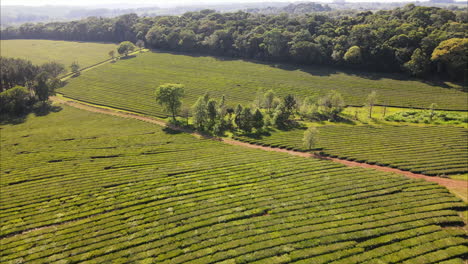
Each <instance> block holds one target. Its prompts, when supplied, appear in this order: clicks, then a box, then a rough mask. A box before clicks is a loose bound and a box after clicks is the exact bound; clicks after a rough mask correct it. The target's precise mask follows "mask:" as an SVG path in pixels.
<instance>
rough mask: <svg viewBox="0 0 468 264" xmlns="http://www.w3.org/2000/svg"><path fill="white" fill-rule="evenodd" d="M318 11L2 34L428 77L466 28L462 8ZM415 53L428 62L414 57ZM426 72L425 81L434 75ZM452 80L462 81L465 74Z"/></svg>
mask: <svg viewBox="0 0 468 264" xmlns="http://www.w3.org/2000/svg"><path fill="white" fill-rule="evenodd" d="M317 6H318V4H314V3H300V4H292V5H288V6H287V7H284V8H282V9H284V12H287V13H280V14H279V13H278V14H275V13H276V12H281V11H278V8H268V9H267V10H264V12H266V13H268V14H262V15H255V14H252V13H246V12H235V13H224V12H220V13H216V12H214V13H213V12H212V11H210V12H204V11H199V12H188V13H186V14H184V15H177V16H155V17H147V16H146V15H145V16H141V17H139V16H138V15H136V14H125V15H122V16H118V17H113V18H104V17H102V18H100V19H94V18H87V19H82V20H80V21H78V22H77V21H73V22H62V23H56V22H52V23H46V24H37V25H35V24H24V25H21V26H19V27H16V28H14V27H7V28H4V29H3V30H2V32H1V33H2V38H6V39H12V38H16V39H18V38H23V39H24V38H29V39H31V38H45V37H46V38H50V39H63V40H78V41H100V42H102V41H107V42H114V43H118V42H122V41H131V42H134V43H135V42H136V41H138V40H139V41H140V43H142V42H141V41H145V42H146V43H147V44H148V46H149V47H151V48H155V49H167V50H172V51H187V52H196V53H205V54H211V55H213V54H217V55H224V56H235V57H242V58H249V59H261V60H266V61H270V60H275V61H282V62H288V63H289V62H299V63H302V64H309V65H313V64H328V65H334V64H335V63H338V64H341V65H344V66H351V67H353V68H359V69H360V70H363V69H367V70H372V71H375V70H378V71H386V72H402V71H405V70H406V71H409V72H411V73H413V74H414V73H417V74H424V73H423V72H424V68H426V67H428V68H429V69H428V71H427V74H429V73H432V72H434V71H435V70H436V67H437V65H436V64H429V65H426V62H427V60H428V59H429V56H430V55H431V53H432V52H433V51H434V48H435V47H437V46H438V45H439V44H441V42H443V41H445V40H448V39H463V38H465V37H466V31H467V29H468V24H467V20H466V18H465V15H464V13H463V11H461V10H459V11H451V10H447V9H443V8H436V7H424V6H414V5H407V6H404V7H397V8H393V7H392V8H393V9H390V10H379V11H375V12H371V11H366V12H360V11H358V10H347V11H346V12H344V13H345V14H344V13H343V12H341V11H340V12H337V11H336V10H334V11H330V8H329V7H328V6H320V7H319V8H317ZM282 9H281V8H280V10H282ZM370 9H373V7H371V8H370ZM306 10H309V11H310V12H307V11H306ZM312 10H322V11H326V12H325V13H314V11H312ZM251 11H253V10H251ZM141 12H143V11H141ZM253 12H259V11H258V10H257V11H253ZM288 13H289V14H288ZM417 49H421V50H422V51H423V53H421V54H420V55H422V56H425V58H419V59H416V57H415V58H414V60H413V59H412V58H411V57H412V54H414V51H415V50H417ZM121 54H125V53H121ZM80 61H81V60H80ZM383 61H384V62H385V63H382V62H383ZM408 62H409V63H408ZM419 63H421V64H419ZM443 72H448V71H445V70H444V71H443ZM427 74H426V75H424V77H429V76H428V75H427ZM460 74H461V75H460ZM440 75H441V76H443V75H444V74H440ZM453 75H456V77H457V78H458V79H461V78H462V77H463V72H459V71H457V72H456V73H453Z"/></svg>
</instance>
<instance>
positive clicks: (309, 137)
mask: <svg viewBox="0 0 468 264" xmlns="http://www.w3.org/2000/svg"><path fill="white" fill-rule="evenodd" d="M318 133H319V132H318V130H317V128H316V127H309V128H308V129H307V130H306V131H305V132H304V137H303V138H302V143H303V145H304V147H306V148H307V149H308V150H310V149H312V148H313V147H315V145H316V144H317V141H318Z"/></svg>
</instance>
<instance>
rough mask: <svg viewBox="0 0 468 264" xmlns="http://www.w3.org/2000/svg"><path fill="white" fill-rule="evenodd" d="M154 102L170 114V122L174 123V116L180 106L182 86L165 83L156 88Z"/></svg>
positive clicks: (182, 94)
mask: <svg viewBox="0 0 468 264" xmlns="http://www.w3.org/2000/svg"><path fill="white" fill-rule="evenodd" d="M155 95H156V101H157V102H158V103H159V104H160V105H162V106H163V107H164V109H165V110H166V111H168V112H170V113H171V115H172V120H174V121H176V115H177V113H178V111H179V110H180V107H181V106H182V97H183V96H184V86H183V85H182V84H173V83H166V84H163V85H160V86H159V87H158V88H156V92H155Z"/></svg>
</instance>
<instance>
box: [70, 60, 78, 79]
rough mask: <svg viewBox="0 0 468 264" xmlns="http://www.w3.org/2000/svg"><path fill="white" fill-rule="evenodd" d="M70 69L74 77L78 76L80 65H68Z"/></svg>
mask: <svg viewBox="0 0 468 264" xmlns="http://www.w3.org/2000/svg"><path fill="white" fill-rule="evenodd" d="M70 69H71V71H72V73H73V74H74V75H75V76H78V75H80V65H79V64H78V62H76V61H74V62H72V64H71V65H70Z"/></svg>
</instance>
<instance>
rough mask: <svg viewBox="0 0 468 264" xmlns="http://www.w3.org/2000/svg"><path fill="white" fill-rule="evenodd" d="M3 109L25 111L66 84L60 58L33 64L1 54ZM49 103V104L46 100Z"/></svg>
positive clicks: (0, 108)
mask: <svg viewBox="0 0 468 264" xmlns="http://www.w3.org/2000/svg"><path fill="white" fill-rule="evenodd" d="M0 66H1V71H0V73H1V76H0V77H1V78H0V91H1V93H0V113H1V114H7V115H19V114H25V113H27V112H28V111H29V110H31V109H32V106H33V105H34V103H36V102H42V103H45V102H47V101H48V99H49V96H51V95H54V93H55V89H56V88H58V87H59V86H61V85H62V82H61V81H60V79H59V75H61V74H63V73H65V66H63V65H62V64H60V63H56V62H48V63H44V64H42V65H40V66H36V65H33V64H32V63H31V62H30V61H27V60H23V59H10V58H3V57H0ZM43 105H45V104H43Z"/></svg>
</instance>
